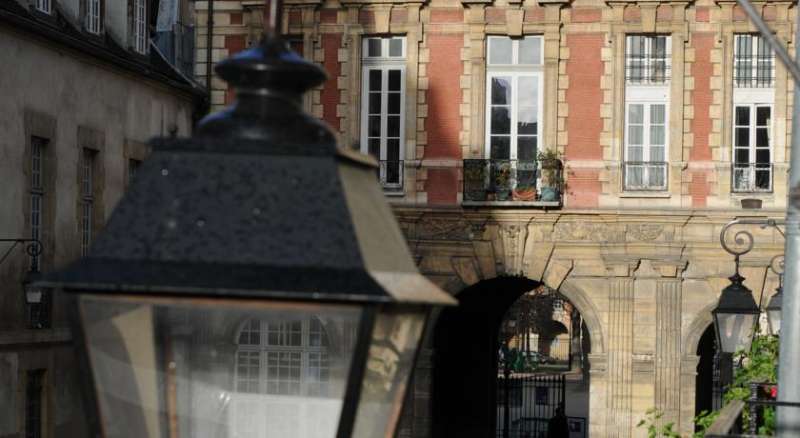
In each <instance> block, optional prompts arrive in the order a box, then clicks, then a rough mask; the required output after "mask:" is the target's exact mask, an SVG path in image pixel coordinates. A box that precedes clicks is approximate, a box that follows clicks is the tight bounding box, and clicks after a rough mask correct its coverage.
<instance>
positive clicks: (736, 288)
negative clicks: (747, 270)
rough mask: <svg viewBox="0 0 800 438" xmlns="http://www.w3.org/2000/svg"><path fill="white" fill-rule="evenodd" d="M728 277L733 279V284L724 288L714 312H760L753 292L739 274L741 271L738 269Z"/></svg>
mask: <svg viewBox="0 0 800 438" xmlns="http://www.w3.org/2000/svg"><path fill="white" fill-rule="evenodd" d="M728 279H729V280H730V281H731V284H729V285H728V286H726V287H725V288H724V289H722V294H721V295H720V297H719V303H718V304H717V307H716V308H715V309H714V310H713V312H714V313H715V314H716V313H737V314H745V313H752V314H757V313H760V310H759V308H758V306H757V305H756V301H755V299H753V292H752V291H751V290H750V289H748V288H747V286H745V285H744V280H745V278H744V277H742V276H741V275H739V272H738V271H737V272H736V273H735V274H733V275H732V276H730V277H729V278H728Z"/></svg>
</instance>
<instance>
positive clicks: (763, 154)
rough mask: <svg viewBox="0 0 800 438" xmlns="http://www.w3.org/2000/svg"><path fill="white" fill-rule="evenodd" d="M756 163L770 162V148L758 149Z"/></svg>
mask: <svg viewBox="0 0 800 438" xmlns="http://www.w3.org/2000/svg"><path fill="white" fill-rule="evenodd" d="M756 163H758V164H769V149H760V148H759V149H756Z"/></svg>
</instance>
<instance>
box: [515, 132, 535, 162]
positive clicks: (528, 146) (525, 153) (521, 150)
mask: <svg viewBox="0 0 800 438" xmlns="http://www.w3.org/2000/svg"><path fill="white" fill-rule="evenodd" d="M536 142H537V139H536V137H532V136H531V137H528V136H525V137H518V138H517V159H518V160H535V159H536V146H537V145H536Z"/></svg>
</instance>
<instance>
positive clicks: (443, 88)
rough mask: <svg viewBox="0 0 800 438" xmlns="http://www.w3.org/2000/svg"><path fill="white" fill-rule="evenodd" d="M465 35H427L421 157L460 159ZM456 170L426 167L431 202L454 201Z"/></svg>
mask: <svg viewBox="0 0 800 438" xmlns="http://www.w3.org/2000/svg"><path fill="white" fill-rule="evenodd" d="M463 45H464V36H463V35H461V34H448V35H436V34H432V35H429V36H428V48H429V50H430V59H431V61H432V62H430V63H429V64H428V90H427V92H426V100H425V101H426V102H427V103H428V117H427V118H426V119H425V130H426V131H427V134H428V143H427V145H426V146H425V156H424V157H422V158H426V159H430V158H452V159H461V146H460V144H459V135H460V132H461V115H460V111H459V107H460V105H461V100H462V98H461V84H460V76H461V73H462V70H463V66H462V63H461V48H462V47H463ZM459 189H460V188H459V185H458V169H457V168H447V169H429V170H428V179H427V180H426V183H425V191H426V192H427V193H428V202H429V203H431V204H454V203H456V200H457V199H456V194H457V193H458V191H459Z"/></svg>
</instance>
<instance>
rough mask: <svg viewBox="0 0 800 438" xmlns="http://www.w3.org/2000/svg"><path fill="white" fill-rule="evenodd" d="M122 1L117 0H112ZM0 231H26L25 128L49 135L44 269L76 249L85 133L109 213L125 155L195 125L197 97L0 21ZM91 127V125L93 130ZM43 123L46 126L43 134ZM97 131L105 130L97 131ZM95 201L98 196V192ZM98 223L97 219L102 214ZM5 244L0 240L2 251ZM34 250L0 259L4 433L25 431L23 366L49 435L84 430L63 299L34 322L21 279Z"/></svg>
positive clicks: (122, 183) (136, 154)
mask: <svg viewBox="0 0 800 438" xmlns="http://www.w3.org/2000/svg"><path fill="white" fill-rule="evenodd" d="M108 3H117V2H108ZM0 53H3V56H4V58H5V59H7V60H9V61H10V62H4V63H2V64H1V65H0V78H2V80H0V96H3V98H2V99H1V100H0V133H2V135H0V237H1V238H17V237H27V236H30V233H31V232H30V229H29V226H28V225H27V224H28V222H27V215H28V211H29V208H30V207H29V202H30V195H29V192H28V191H29V188H28V187H29V178H30V176H29V167H30V163H29V161H28V160H29V155H28V154H29V152H27V149H28V147H29V140H30V139H29V137H30V135H40V136H41V135H46V136H47V137H48V140H49V143H48V145H47V148H49V149H48V151H47V157H48V163H49V164H48V165H47V166H46V168H47V170H48V172H49V173H50V174H51V175H50V176H49V177H48V178H50V179H48V181H47V182H46V184H47V186H46V188H45V190H46V191H47V193H46V197H48V198H49V201H47V202H45V208H46V210H45V216H46V217H45V220H44V222H45V227H46V228H48V227H49V228H50V229H46V230H45V232H44V235H43V243H44V249H43V254H42V260H43V262H42V268H43V270H50V269H54V268H58V267H62V266H64V265H65V264H67V263H69V262H70V261H72V260H74V259H75V258H77V257H78V256H79V254H80V227H79V221H78V217H79V215H78V196H79V195H78V190H79V185H78V180H79V176H78V170H79V166H78V164H79V157H80V152H81V149H82V148H83V147H87V146H89V145H88V144H87V141H89V140H87V138H88V137H92V136H93V137H94V138H95V139H96V140H95V144H93V145H92V147H94V148H97V149H98V150H99V155H98V159H99V160H100V161H99V163H98V164H97V171H98V172H99V173H100V174H102V175H103V182H104V184H103V187H102V188H101V192H102V201H100V202H97V204H96V207H97V208H99V214H98V215H96V216H95V217H96V218H99V219H101V222H102V219H105V218H107V217H108V216H109V215H110V214H111V211H112V210H113V208H114V206H115V205H116V203H117V201H118V200H119V199H120V197H121V196H122V194H123V192H124V190H125V187H126V181H127V168H128V159H130V158H136V159H141V158H143V157H142V156H141V153H142V151H144V150H145V149H146V148H145V142H147V141H148V140H149V139H150V138H152V137H154V136H162V135H168V134H169V132H170V129H172V127H173V126H174V127H175V128H177V134H178V135H188V134H189V133H190V129H191V114H192V101H191V98H190V96H188V95H182V94H181V93H178V92H176V91H174V90H170V89H168V88H166V87H165V86H162V85H160V84H158V83H155V82H152V81H149V80H144V79H142V78H140V77H136V76H134V75H132V74H129V73H127V72H124V71H121V70H117V69H115V68H113V67H111V66H108V65H105V64H101V63H99V62H97V61H95V60H92V59H89V58H86V57H85V56H83V55H80V54H77V53H74V52H71V51H69V50H64V49H61V48H58V47H54V46H50V45H47V44H45V43H43V42H42V41H41V40H34V39H31V38H29V37H27V36H24V35H21V34H17V33H14V32H12V31H11V30H8V29H7V28H0ZM87 132H91V133H93V134H91V135H89V136H88V137H87V134H85V133H87ZM43 133H44V134H43ZM97 139H99V140H97ZM98 201H99V200H98ZM97 225H98V227H96V229H99V226H100V225H101V224H97ZM7 245H9V244H5V243H4V244H2V247H0V252H5V251H6V249H7V248H8V246H7ZM28 260H29V259H28V257H27V256H26V255H25V253H24V251H23V249H21V248H20V247H17V248H15V249H14V250H13V251H12V253H11V254H10V255H9V257H8V259H6V260H5V261H4V262H3V263H2V264H1V265H0V382H13V383H14V384H13V385H10V386H6V385H4V384H2V383H0V388H2V389H0V437H3V438H5V437H16V436H22V435H21V433H22V432H23V422H22V419H23V418H24V417H23V415H22V412H23V406H24V403H23V402H24V397H23V394H24V389H25V386H24V382H25V379H24V377H25V371H26V370H29V369H33V368H44V369H46V370H47V371H46V380H45V382H46V385H47V387H46V389H45V397H46V400H47V401H46V403H47V405H46V406H47V407H46V410H45V412H46V415H47V418H46V420H45V422H44V424H45V427H46V430H45V435H43V436H46V437H56V436H85V433H84V432H83V427H84V425H83V419H82V417H83V411H82V408H81V404H80V403H81V401H80V399H79V397H78V394H79V391H78V389H79V386H78V385H77V383H76V381H75V379H76V375H77V372H78V371H79V369H78V367H77V365H74V360H73V355H72V348H71V341H72V338H71V334H70V332H69V330H67V328H66V326H67V321H66V315H65V312H64V302H63V300H62V299H61V298H60V297H58V296H56V297H55V298H54V301H53V304H52V321H53V322H52V324H53V327H52V328H51V329H38V330H31V329H28V328H27V327H28V325H27V322H26V311H27V309H26V304H25V302H24V295H23V293H22V288H21V282H22V279H23V277H24V275H25V273H26V271H27V270H28V264H29V261H28Z"/></svg>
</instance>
